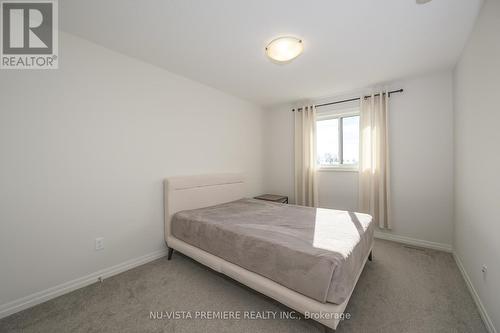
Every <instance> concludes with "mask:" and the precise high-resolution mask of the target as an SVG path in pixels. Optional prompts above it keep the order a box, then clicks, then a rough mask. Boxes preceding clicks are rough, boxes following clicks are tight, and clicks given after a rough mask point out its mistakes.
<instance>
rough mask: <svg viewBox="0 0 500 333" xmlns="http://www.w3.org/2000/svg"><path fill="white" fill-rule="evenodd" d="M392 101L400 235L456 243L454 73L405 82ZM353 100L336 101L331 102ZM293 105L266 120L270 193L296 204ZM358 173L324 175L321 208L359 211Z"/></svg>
mask: <svg viewBox="0 0 500 333" xmlns="http://www.w3.org/2000/svg"><path fill="white" fill-rule="evenodd" d="M390 86H392V87H393V88H400V87H401V88H404V89H405V91H404V92H403V93H402V94H394V95H392V99H391V115H390V117H391V118H390V131H391V154H392V164H391V167H392V174H391V176H392V194H393V197H392V206H393V217H394V228H393V230H392V232H391V233H394V234H396V235H399V236H405V237H411V238H415V239H420V240H425V241H430V242H435V243H440V244H445V245H448V246H451V242H452V191H453V174H452V171H453V166H452V161H453V134H452V133H453V131H452V126H453V124H452V73H451V71H445V72H441V73H437V74H431V75H426V76H422V77H417V78H412V79H408V80H402V81H399V82H394V83H392V84H390ZM344 97H349V96H340V97H331V98H330V100H335V99H337V98H340V99H342V98H344ZM290 108H291V106H290V105H284V106H279V107H276V108H274V109H271V110H269V112H268V113H267V114H265V117H266V131H265V133H266V142H267V145H266V151H265V156H266V157H265V170H266V174H265V177H266V178H265V179H266V182H265V186H266V187H265V189H266V191H268V192H273V193H278V194H287V195H289V196H290V197H291V200H292V202H293V117H292V114H291V112H290ZM357 178H358V177H357V173H353V172H340V171H338V172H332V171H324V172H319V176H318V180H319V202H320V206H322V207H328V208H336V209H346V210H356V209H357V206H358V204H357V196H358V179H357Z"/></svg>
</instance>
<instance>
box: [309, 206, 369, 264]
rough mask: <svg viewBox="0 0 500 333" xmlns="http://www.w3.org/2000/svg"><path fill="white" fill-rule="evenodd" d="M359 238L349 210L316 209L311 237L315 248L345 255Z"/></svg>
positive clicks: (347, 254)
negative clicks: (312, 236) (312, 235)
mask: <svg viewBox="0 0 500 333" xmlns="http://www.w3.org/2000/svg"><path fill="white" fill-rule="evenodd" d="M351 214H354V213H351ZM358 223H359V222H358ZM362 228H363V229H364V228H365V227H364V226H363V227H362ZM359 240H360V234H359V231H358V227H357V226H356V222H355V221H353V219H352V217H351V215H350V214H349V212H346V211H339V210H331V209H323V208H318V209H316V219H315V224H314V238H313V246H314V247H315V248H318V249H323V250H328V251H335V252H338V253H341V254H342V255H343V256H344V257H347V256H349V254H350V253H351V251H352V250H353V248H354V247H355V246H356V244H357V243H358V242H359Z"/></svg>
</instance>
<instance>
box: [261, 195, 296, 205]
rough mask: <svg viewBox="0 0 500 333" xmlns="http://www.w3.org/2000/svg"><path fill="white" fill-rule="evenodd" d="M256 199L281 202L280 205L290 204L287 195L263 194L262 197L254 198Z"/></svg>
mask: <svg viewBox="0 0 500 333" xmlns="http://www.w3.org/2000/svg"><path fill="white" fill-rule="evenodd" d="M254 199H257V200H265V201H272V202H279V203H283V204H287V203H288V197H287V196H286V195H276V194H262V195H259V196H256V197H254Z"/></svg>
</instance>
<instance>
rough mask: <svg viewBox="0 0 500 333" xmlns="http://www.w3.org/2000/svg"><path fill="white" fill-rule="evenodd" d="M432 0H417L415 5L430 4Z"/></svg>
mask: <svg viewBox="0 0 500 333" xmlns="http://www.w3.org/2000/svg"><path fill="white" fill-rule="evenodd" d="M431 1H432V0H417V4H419V5H423V4H424V3H428V2H431Z"/></svg>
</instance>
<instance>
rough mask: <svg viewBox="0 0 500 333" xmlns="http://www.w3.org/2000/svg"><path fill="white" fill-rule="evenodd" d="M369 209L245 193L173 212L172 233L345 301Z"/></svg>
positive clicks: (365, 246)
mask: <svg viewBox="0 0 500 333" xmlns="http://www.w3.org/2000/svg"><path fill="white" fill-rule="evenodd" d="M371 222H372V218H371V216H369V215H365V214H359V213H351V212H345V211H337V210H331V209H320V208H318V209H317V208H310V207H303V206H294V205H285V204H277V203H272V202H266V201H261V200H254V199H242V200H237V201H233V202H229V203H225V204H221V205H217V206H211V207H207V208H201V209H194V210H189V211H181V212H178V213H177V214H175V215H174V217H173V219H172V225H171V230H172V234H173V236H174V237H176V238H178V239H180V240H182V241H184V242H186V243H188V244H191V245H193V246H196V247H198V248H200V249H202V250H204V251H206V252H209V253H211V254H213V255H216V256H218V257H220V258H222V259H225V260H227V261H229V262H231V263H234V264H236V265H239V266H241V267H243V268H245V269H247V270H250V271H252V272H254V273H257V274H260V275H262V276H265V277H267V278H269V279H271V280H273V281H275V282H277V283H279V284H281V285H283V286H285V287H287V288H289V289H292V290H295V291H297V292H299V293H301V294H303V295H306V296H308V297H310V298H313V299H315V300H317V301H320V302H323V303H325V302H332V303H337V304H340V303H342V302H343V301H344V300H345V299H346V298H347V297H348V296H349V293H350V292H351V290H352V288H354V284H355V279H356V275H357V273H358V272H359V269H361V266H362V265H363V261H364V259H365V258H366V254H367V251H368V250H369V249H370V246H371V244H372V239H373V229H374V228H373V223H371Z"/></svg>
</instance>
